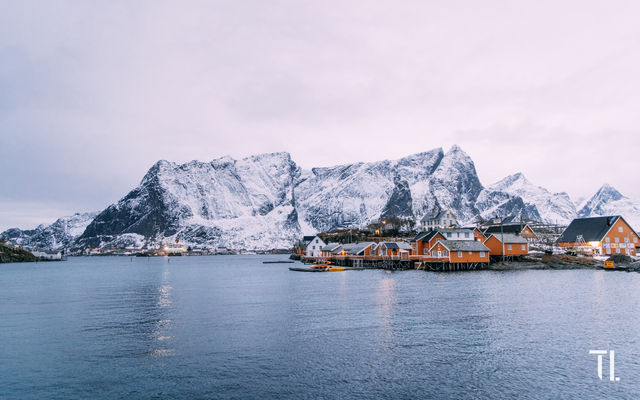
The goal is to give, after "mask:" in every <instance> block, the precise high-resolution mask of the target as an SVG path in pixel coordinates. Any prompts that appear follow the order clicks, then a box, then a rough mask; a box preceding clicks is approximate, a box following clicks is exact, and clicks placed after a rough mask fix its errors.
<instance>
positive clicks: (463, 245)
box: [440, 240, 489, 251]
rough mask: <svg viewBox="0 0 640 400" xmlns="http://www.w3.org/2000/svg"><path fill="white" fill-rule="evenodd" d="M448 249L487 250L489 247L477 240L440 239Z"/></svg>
mask: <svg viewBox="0 0 640 400" xmlns="http://www.w3.org/2000/svg"><path fill="white" fill-rule="evenodd" d="M440 242H441V243H442V244H443V245H444V246H445V247H446V248H447V249H449V250H450V251H489V248H488V247H487V246H485V245H484V244H482V242H479V241H477V240H442V241H440Z"/></svg>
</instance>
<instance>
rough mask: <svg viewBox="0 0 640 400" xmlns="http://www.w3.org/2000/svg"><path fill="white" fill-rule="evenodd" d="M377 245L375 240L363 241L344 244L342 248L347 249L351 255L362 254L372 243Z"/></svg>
mask: <svg viewBox="0 0 640 400" xmlns="http://www.w3.org/2000/svg"><path fill="white" fill-rule="evenodd" d="M372 244H373V245H375V243H374V242H362V243H354V244H351V245H344V246H343V247H342V248H343V249H344V250H346V251H347V254H351V255H355V256H357V255H360V254H361V253H362V252H364V251H365V249H366V248H367V247H369V246H371V245H372Z"/></svg>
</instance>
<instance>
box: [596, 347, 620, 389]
mask: <svg viewBox="0 0 640 400" xmlns="http://www.w3.org/2000/svg"><path fill="white" fill-rule="evenodd" d="M589 354H597V355H598V378H600V380H602V356H604V355H606V354H607V351H606V350H589ZM615 368H616V352H615V351H613V350H611V351H609V380H610V381H611V382H614V381H615V382H620V378H618V377H616V373H615Z"/></svg>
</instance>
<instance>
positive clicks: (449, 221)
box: [292, 210, 640, 271]
mask: <svg viewBox="0 0 640 400" xmlns="http://www.w3.org/2000/svg"><path fill="white" fill-rule="evenodd" d="M387 225H388V224H387V221H386V220H382V221H380V226H379V228H380V229H377V230H375V233H376V235H377V236H378V237H375V236H374V237H368V238H366V240H363V241H357V240H355V241H354V240H352V234H350V235H348V236H345V235H342V237H341V238H340V239H341V240H332V235H331V233H325V234H318V235H316V236H305V237H304V238H303V239H302V240H301V241H300V242H299V243H298V244H297V245H296V247H295V249H294V254H293V256H292V258H294V259H299V260H301V261H303V262H306V263H315V264H333V265H336V266H343V267H351V268H385V269H413V268H415V269H423V270H431V271H460V270H476V269H485V268H488V267H489V266H490V265H491V264H493V263H509V262H519V261H523V260H530V259H532V257H535V256H538V257H542V256H544V255H547V256H552V255H554V254H562V255H565V256H570V257H575V258H591V259H595V260H602V261H604V260H605V259H608V258H611V257H621V256H626V257H629V258H631V257H636V254H637V252H638V251H639V250H640V236H639V235H638V233H637V232H635V231H634V230H633V229H632V228H631V226H630V225H629V224H628V223H627V221H626V220H625V219H624V218H623V217H622V216H620V215H616V216H605V217H592V218H577V219H574V220H573V221H572V222H571V223H570V224H569V226H567V227H566V228H563V229H559V227H550V226H545V225H541V224H538V225H537V226H536V224H535V223H533V222H527V221H524V220H522V219H520V218H518V217H513V216H512V217H506V218H493V219H490V220H487V221H483V222H481V223H478V224H477V225H475V226H460V225H459V224H458V221H457V218H456V216H455V214H454V213H453V212H452V211H450V210H437V211H434V212H433V213H431V214H429V215H427V216H425V217H424V218H423V219H422V220H421V221H420V228H421V231H420V232H419V233H418V234H417V235H415V236H414V237H412V238H410V239H404V240H401V239H390V238H388V237H386V235H383V234H384V232H385V230H388V228H387ZM333 236H335V235H333ZM334 239H335V237H334ZM607 266H611V267H613V264H609V263H607Z"/></svg>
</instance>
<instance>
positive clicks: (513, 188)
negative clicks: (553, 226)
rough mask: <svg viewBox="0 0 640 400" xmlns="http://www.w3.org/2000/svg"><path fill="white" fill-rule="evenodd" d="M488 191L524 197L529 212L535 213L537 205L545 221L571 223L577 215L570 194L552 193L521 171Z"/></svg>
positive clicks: (488, 188) (495, 184)
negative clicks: (531, 180)
mask: <svg viewBox="0 0 640 400" xmlns="http://www.w3.org/2000/svg"><path fill="white" fill-rule="evenodd" d="M487 191H489V192H498V193H506V194H508V195H511V196H513V197H516V198H517V197H519V198H521V199H523V201H524V203H525V207H526V208H527V209H528V210H529V213H530V214H534V211H533V208H534V207H535V210H536V211H537V213H538V215H539V216H540V219H541V220H542V221H544V222H549V223H558V224H569V222H571V221H572V220H573V219H574V218H575V217H576V215H577V212H576V208H575V205H574V203H573V202H572V201H571V198H569V195H568V194H566V193H564V192H563V193H551V192H549V191H548V190H547V189H545V188H542V187H540V186H536V185H534V184H532V183H531V182H529V180H528V179H527V178H526V177H525V176H524V175H523V174H522V173H520V172H519V173H516V174H513V175H510V176H507V177H506V178H504V179H502V180H500V181H499V182H496V183H494V184H493V185H491V186H489V187H487ZM532 219H537V218H532Z"/></svg>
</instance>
